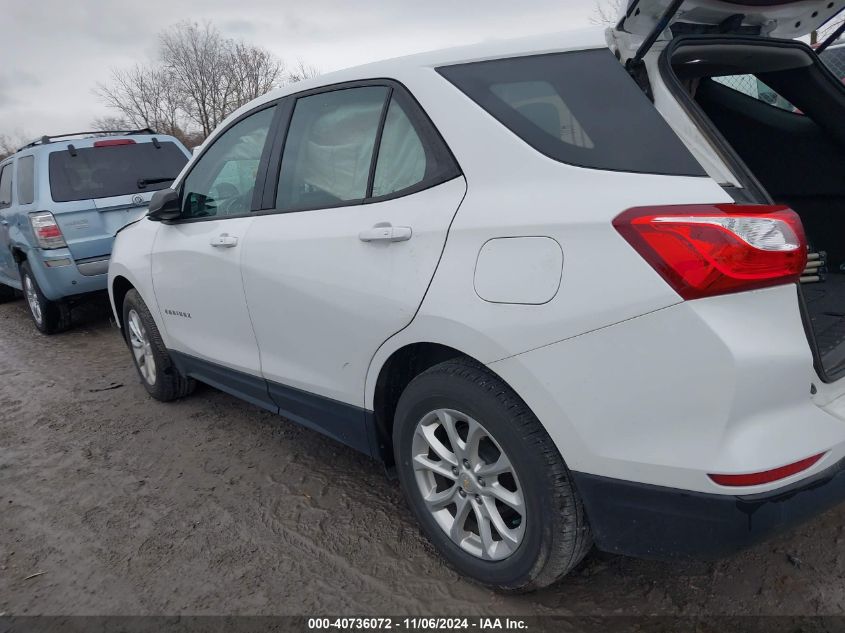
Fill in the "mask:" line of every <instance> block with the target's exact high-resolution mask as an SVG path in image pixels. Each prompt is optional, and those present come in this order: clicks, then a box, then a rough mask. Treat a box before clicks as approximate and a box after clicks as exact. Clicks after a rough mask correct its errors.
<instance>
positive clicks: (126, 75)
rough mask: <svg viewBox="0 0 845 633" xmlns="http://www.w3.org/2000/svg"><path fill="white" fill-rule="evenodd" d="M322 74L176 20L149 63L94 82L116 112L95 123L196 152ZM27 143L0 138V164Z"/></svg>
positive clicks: (102, 98)
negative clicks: (240, 117) (222, 129)
mask: <svg viewBox="0 0 845 633" xmlns="http://www.w3.org/2000/svg"><path fill="white" fill-rule="evenodd" d="M318 74H319V69H317V68H316V67H315V66H313V65H311V64H308V63H306V62H304V61H303V60H301V59H300V60H297V61H296V62H295V63H293V64H292V65H290V66H288V65H287V64H286V63H285V62H284V61H283V60H282V59H280V58H279V57H278V56H276V55H274V54H273V53H272V52H270V51H269V50H267V49H265V48H262V47H260V46H255V45H253V44H249V43H247V42H245V41H243V40H239V39H234V38H228V37H224V36H223V34H222V33H220V31H219V30H218V29H217V28H216V27H215V26H214V25H213V24H211V23H210V22H205V23H198V22H188V21H186V22H179V23H178V24H175V25H174V26H171V27H170V28H168V29H166V30H164V31H162V32H161V33H160V34H159V35H158V41H157V46H156V50H155V54H154V55H153V57H152V58H151V59H150V60H148V61H145V62H139V63H136V64H135V65H133V66H130V67H126V68H112V69H111V72H110V76H109V79H108V80H107V81H105V82H102V83H98V84H97V86H96V87H95V88H94V94H95V95H96V96H97V97H98V98H99V100H100V101H101V102H102V103H103V104H104V105H105V106H107V107H108V109H109V110H110V111H111V114H109V115H106V116H103V117H99V118H96V119H94V120H93V121H92V122H91V125H92V129H93V130H97V131H109V130H132V129H142V128H150V129H152V130H155V131H156V132H159V133H161V134H169V135H172V136H175V137H176V138H178V139H179V140H180V141H182V142H183V143H184V144H185V145H186V146H187V147H193V146H195V145H198V144H200V143H202V141H203V140H204V139H205V138H206V137H207V136H208V135H209V134H210V133H211V132H212V130H214V128H216V127H217V126H218V125H219V124H220V122H221V121H223V119H225V118H226V117H227V116H228V115H229V114H231V113H232V112H234V111H235V110H237V109H238V108H239V107H240V106H242V105H243V104H245V103H248V102H249V101H252V100H253V99H255V98H256V97H259V96H261V95H263V94H265V93H267V92H269V91H270V90H272V89H273V88H277V87H279V86H282V85H285V84H288V83H292V82H296V81H301V80H303V79H308V78H310V77H314V76H317V75H318ZM69 131H71V132H72V131H74V130H69ZM29 140H32V139H24V138H21V135H20V134H16V135H9V134H0V160H2V159H3V158H5V157H6V156H8V155H10V154H12V153H14V152H15V151H16V150H17V149H18V148H19V147H21V146H22V145H24V144H25V143H26V142H28V141H29Z"/></svg>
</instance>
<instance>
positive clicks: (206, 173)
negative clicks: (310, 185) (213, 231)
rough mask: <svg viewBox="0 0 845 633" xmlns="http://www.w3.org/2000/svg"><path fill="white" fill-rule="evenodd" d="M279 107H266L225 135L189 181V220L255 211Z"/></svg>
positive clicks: (186, 187)
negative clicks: (264, 156)
mask: <svg viewBox="0 0 845 633" xmlns="http://www.w3.org/2000/svg"><path fill="white" fill-rule="evenodd" d="M275 110H276V108H275V106H273V107H269V108H265V109H264V110H261V111H260V112H256V113H255V114H252V115H250V116H248V117H246V118H245V119H242V120H241V121H239V122H238V123H236V124H235V125H233V126H232V127H231V128H229V129H228V130H226V131H225V132H223V134H221V135H220V137H219V138H218V139H216V140H215V141H214V143H213V144H212V145H211V147H209V148H208V150H207V151H206V152H205V153H204V154H203V155H202V156H201V157H200V159H199V160H198V161H197V164H196V165H194V167H193V169H192V170H191V172H190V173H189V174H188V176H187V178H185V184H184V187H183V194H182V199H183V207H182V217H183V218H185V219H193V218H204V217H220V216H228V215H243V214H245V213H249V212H250V210H251V209H252V198H253V193H254V191H255V183H256V180H257V179H258V165H259V163H260V162H261V154H262V152H263V151H264V145H265V143H266V141H267V135H268V133H269V131H270V125H271V123H272V122H273V114H274V112H275Z"/></svg>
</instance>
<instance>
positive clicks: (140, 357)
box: [128, 309, 156, 386]
mask: <svg viewBox="0 0 845 633" xmlns="http://www.w3.org/2000/svg"><path fill="white" fill-rule="evenodd" d="M128 321H129V323H128V327H129V344H130V345H131V346H132V354H133V355H134V356H135V364H136V365H138V371H139V372H141V377H142V378H143V379H144V380H145V381H146V382H147V384H148V385H150V386H153V385H154V384H155V383H156V361H155V356H153V348H152V346H151V345H150V340H149V336H147V329H146V328H145V327H144V324H143V323H142V322H141V317H140V316H139V314H138V313H137V312H136V311H135V310H134V309H133V310H130V311H129V318H128Z"/></svg>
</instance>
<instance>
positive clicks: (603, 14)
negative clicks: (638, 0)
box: [590, 0, 627, 24]
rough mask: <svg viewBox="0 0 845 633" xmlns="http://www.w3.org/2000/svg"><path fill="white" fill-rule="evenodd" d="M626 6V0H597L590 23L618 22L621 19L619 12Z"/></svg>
mask: <svg viewBox="0 0 845 633" xmlns="http://www.w3.org/2000/svg"><path fill="white" fill-rule="evenodd" d="M626 6H627V3H626V0H596V6H595V7H594V8H593V15H591V16H590V23H592V24H616V22H617V21H618V20H619V14H620V13H621V12H622V11H623V10H624V9H625V7H626Z"/></svg>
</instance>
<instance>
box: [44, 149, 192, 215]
mask: <svg viewBox="0 0 845 633" xmlns="http://www.w3.org/2000/svg"><path fill="white" fill-rule="evenodd" d="M187 162H188V157H187V156H185V154H184V153H183V152H182V150H180V149H179V148H178V147H177V146H176V144H175V143H170V142H160V143H159V144H158V148H156V145H155V144H153V143H131V144H128V145H112V146H105V147H84V148H78V149H75V150H73V152H71V151H70V150H64V151H61V152H53V153H52V154H50V191H51V192H52V196H53V200H54V201H55V202H69V201H71V200H87V199H91V198H109V197H111V196H121V195H126V194H132V193H144V192H147V191H155V190H157V189H164V188H165V187H167V186H168V185H169V184H170V182H171V181H172V180H173V179H174V178H175V177H176V176H177V175H179V172H180V171H182V168H183V167H184V166H185V163H187ZM139 181H141V182H140V183H139ZM139 185H140V186H139Z"/></svg>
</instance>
